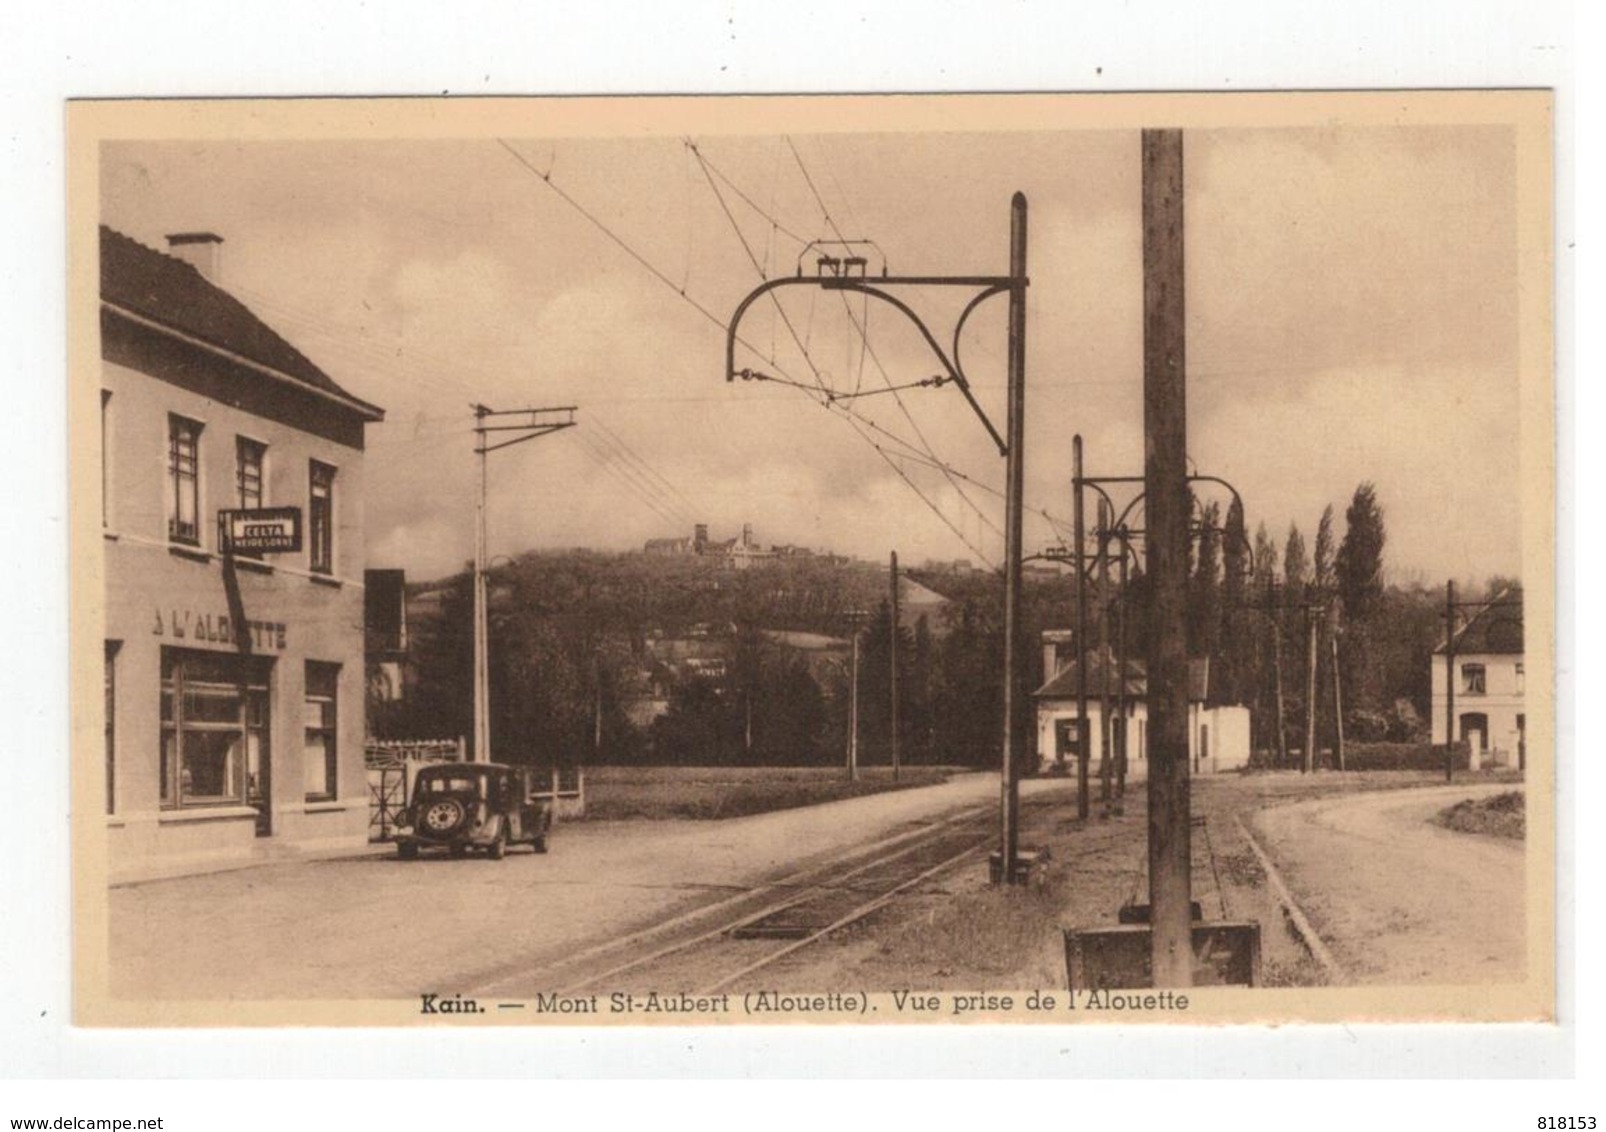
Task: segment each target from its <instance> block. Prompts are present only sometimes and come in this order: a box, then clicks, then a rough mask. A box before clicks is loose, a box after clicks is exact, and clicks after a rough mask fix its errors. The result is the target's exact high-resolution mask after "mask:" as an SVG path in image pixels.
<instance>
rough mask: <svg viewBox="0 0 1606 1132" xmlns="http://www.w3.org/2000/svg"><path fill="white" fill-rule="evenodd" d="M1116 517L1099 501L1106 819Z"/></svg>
mask: <svg viewBox="0 0 1606 1132" xmlns="http://www.w3.org/2000/svg"><path fill="white" fill-rule="evenodd" d="M1113 519H1114V516H1113V515H1111V514H1110V511H1109V504H1108V503H1106V502H1105V501H1104V500H1103V499H1100V500H1099V537H1098V543H1099V552H1098V559H1097V566H1096V567H1095V568H1096V569H1097V570H1098V573H1099V668H1100V669H1102V671H1101V672H1100V674H1099V801H1100V802H1102V803H1103V804H1104V812H1105V816H1106V817H1108V816H1109V807H1110V787H1111V781H1110V780H1111V777H1112V771H1113V770H1114V767H1113V766H1112V764H1111V761H1110V752H1111V750H1112V748H1113V743H1112V734H1111V730H1110V693H1111V692H1112V691H1113V689H1112V688H1111V687H1110V616H1111V613H1112V607H1111V605H1110V523H1111V522H1112V521H1113Z"/></svg>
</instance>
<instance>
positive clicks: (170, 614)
mask: <svg viewBox="0 0 1606 1132" xmlns="http://www.w3.org/2000/svg"><path fill="white" fill-rule="evenodd" d="M154 612H155V614H156V620H155V623H154V624H153V625H152V627H151V635H152V636H154V637H172V638H174V639H175V640H180V641H199V642H203V643H207V644H215V645H232V644H234V643H235V642H236V641H238V640H240V639H242V637H243V639H245V640H247V641H249V642H250V643H251V647H252V648H255V649H283V648H284V647H285V641H286V638H287V636H288V630H287V629H286V626H285V624H284V622H283V621H241V622H235V621H233V620H231V619H230V618H229V616H228V614H226V613H223V614H216V613H195V612H192V611H191V610H188V609H170V610H168V611H167V616H166V617H164V616H162V611H161V610H160V609H158V610H155V611H154Z"/></svg>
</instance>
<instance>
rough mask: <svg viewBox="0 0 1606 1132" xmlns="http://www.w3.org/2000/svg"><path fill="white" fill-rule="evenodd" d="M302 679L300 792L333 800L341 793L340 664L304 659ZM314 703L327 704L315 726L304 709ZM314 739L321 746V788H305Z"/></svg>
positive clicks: (314, 798) (310, 799) (308, 798)
mask: <svg viewBox="0 0 1606 1132" xmlns="http://www.w3.org/2000/svg"><path fill="white" fill-rule="evenodd" d="M315 678H316V679H315ZM303 680H304V682H303V686H302V742H301V758H302V760H303V765H302V768H301V781H302V788H303V793H304V795H305V799H306V801H308V802H333V801H335V800H336V799H338V798H339V796H340V665H339V664H335V663H331V662H329V661H321V660H309V661H307V662H306V668H305V671H304V676H303ZM326 681H327V684H326V683H325V682H326ZM315 688H316V690H315ZM313 704H318V705H327V706H328V711H327V713H324V712H322V711H320V713H319V722H318V725H317V726H313V725H312V722H311V720H310V718H309V717H308V716H307V708H309V707H311V706H312V705H313ZM315 738H316V739H318V740H319V741H320V746H321V747H322V749H323V782H324V789H323V790H307V789H306V788H305V787H306V782H307V765H306V762H305V760H306V759H307V758H308V752H309V751H310V750H311V748H312V743H313V740H314V739H315Z"/></svg>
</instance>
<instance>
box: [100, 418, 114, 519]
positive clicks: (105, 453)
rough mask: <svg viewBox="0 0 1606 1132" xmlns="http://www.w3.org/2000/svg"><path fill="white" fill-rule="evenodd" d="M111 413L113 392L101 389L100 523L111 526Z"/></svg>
mask: <svg viewBox="0 0 1606 1132" xmlns="http://www.w3.org/2000/svg"><path fill="white" fill-rule="evenodd" d="M111 415H112V392H111V390H110V389H102V390H101V391H100V525H101V526H102V527H109V526H111V522H112V502H111V501H112V477H111V468H112V454H111V449H110V448H109V447H107V446H108V445H109V444H110V443H111Z"/></svg>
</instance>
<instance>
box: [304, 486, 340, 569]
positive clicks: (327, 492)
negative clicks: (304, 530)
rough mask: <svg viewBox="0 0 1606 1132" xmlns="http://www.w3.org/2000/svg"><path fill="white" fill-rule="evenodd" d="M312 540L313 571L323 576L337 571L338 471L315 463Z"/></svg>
mask: <svg viewBox="0 0 1606 1132" xmlns="http://www.w3.org/2000/svg"><path fill="white" fill-rule="evenodd" d="M309 482H310V484H311V492H310V499H309V501H308V504H309V505H308V508H307V511H308V515H307V525H308V528H309V530H308V538H309V540H310V542H311V544H312V545H311V554H312V561H311V565H312V569H313V571H314V572H315V573H319V574H333V573H334V572H335V469H334V468H331V467H330V466H329V465H328V464H320V463H319V462H318V461H316V460H313V461H312V463H311V469H310V474H309Z"/></svg>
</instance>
